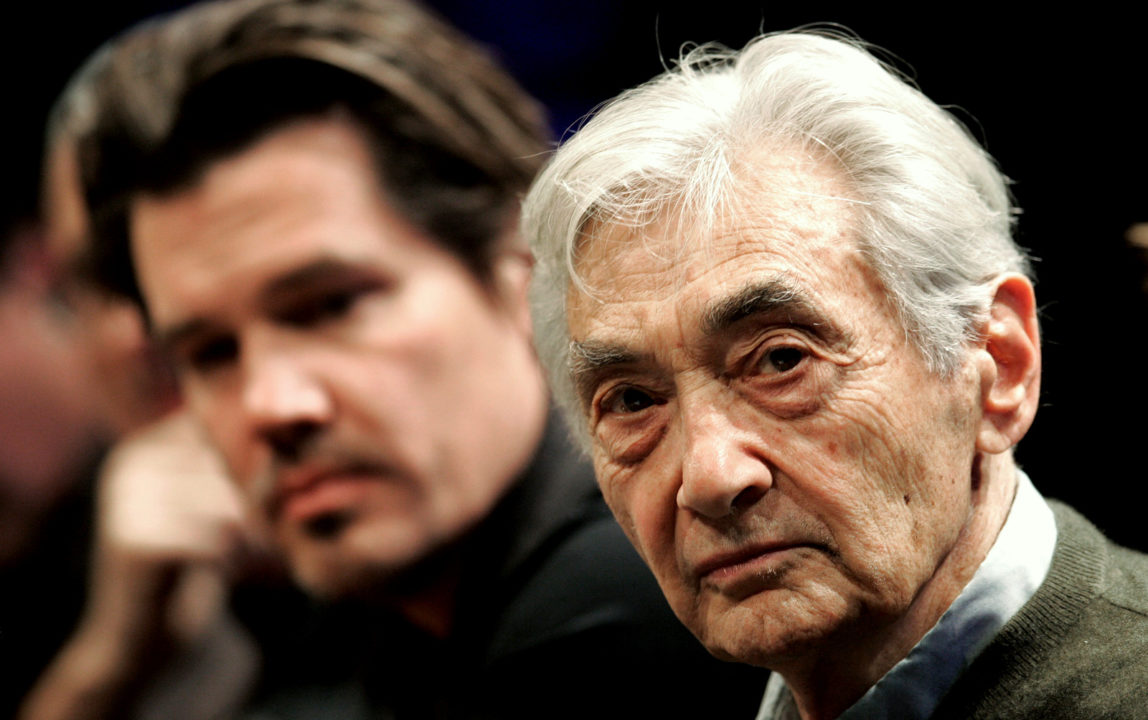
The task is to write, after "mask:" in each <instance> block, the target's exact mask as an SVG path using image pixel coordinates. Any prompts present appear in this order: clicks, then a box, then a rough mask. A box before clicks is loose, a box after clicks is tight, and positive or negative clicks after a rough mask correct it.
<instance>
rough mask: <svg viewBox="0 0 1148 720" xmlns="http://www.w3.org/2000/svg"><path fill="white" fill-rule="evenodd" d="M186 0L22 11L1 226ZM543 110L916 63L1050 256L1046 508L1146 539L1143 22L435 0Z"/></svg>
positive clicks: (1031, 465) (980, 9)
mask: <svg viewBox="0 0 1148 720" xmlns="http://www.w3.org/2000/svg"><path fill="white" fill-rule="evenodd" d="M180 4H182V3H178V2H166V3H165V2H156V1H155V0H152V1H151V2H148V1H145V0H135V1H134V2H114V1H109V2H106V3H94V2H92V3H89V2H84V3H78V2H77V3H59V2H57V3H52V2H39V3H36V4H30V3H27V4H26V3H15V2H14V3H12V4H11V5H10V6H9V8H8V9H9V14H8V22H6V23H5V25H6V29H7V32H6V33H5V36H6V37H5V39H4V41H3V42H0V45H3V49H2V52H3V62H2V64H0V69H2V73H3V74H2V77H3V83H4V89H5V100H4V110H3V114H2V115H0V117H3V122H4V134H3V142H4V173H5V176H4V177H5V180H6V182H5V203H4V205H5V208H4V210H5V219H6V220H7V218H8V217H9V216H11V215H13V214H19V213H22V212H27V211H30V210H29V209H30V208H32V207H34V198H35V192H36V186H37V184H38V169H37V161H38V157H39V150H40V145H41V142H42V140H41V135H40V132H41V124H42V121H43V114H44V112H45V111H46V108H47V106H48V104H49V103H50V102H51V99H52V98H53V97H54V96H55V94H56V93H57V92H58V91H59V90H60V88H61V87H62V85H63V83H64V81H65V79H66V78H67V76H68V75H69V74H70V72H71V71H72V70H73V69H74V68H75V67H76V66H77V65H78V64H79V63H80V62H81V61H82V59H83V58H84V57H86V56H87V54H88V53H90V52H91V51H92V50H93V49H94V48H95V47H96V45H98V44H99V43H100V42H101V41H102V40H104V39H106V38H107V37H109V36H110V35H112V34H113V33H114V32H116V31H117V30H119V29H121V28H122V27H124V26H126V25H128V24H129V23H131V22H133V21H135V20H137V19H139V18H142V17H145V16H147V15H149V14H153V13H156V12H161V11H163V10H166V9H171V8H174V7H177V6H179V5H180ZM431 4H432V5H434V6H436V7H438V8H439V9H440V10H441V11H442V12H443V13H444V14H446V15H447V16H448V17H450V18H451V19H453V20H454V21H455V23H456V24H458V25H460V26H461V27H463V29H465V30H467V31H468V32H470V33H471V34H472V35H474V36H475V37H477V38H479V39H480V40H482V41H483V42H484V43H486V44H488V45H490V46H491V47H492V48H494V49H495V51H496V52H497V53H498V54H499V55H500V56H501V57H502V59H503V60H504V62H506V64H507V65H508V66H509V67H510V68H511V70H512V71H513V72H514V73H515V74H516V75H517V76H518V77H519V79H520V80H521V81H522V82H523V83H524V84H525V85H526V86H527V87H528V89H530V90H531V91H532V92H533V93H534V94H535V95H536V96H538V97H539V98H541V99H542V100H543V101H544V102H545V103H546V105H547V106H548V107H549V108H550V111H551V116H552V123H553V126H554V128H555V133H556V135H561V134H562V132H563V131H564V130H565V129H566V128H568V127H570V126H571V125H572V124H573V123H575V122H576V120H577V119H578V118H579V117H580V116H581V115H583V114H584V113H585V112H587V111H589V110H590V109H591V108H592V107H593V106H594V105H596V104H597V103H599V102H601V101H602V100H604V99H606V98H608V97H610V96H612V95H614V94H615V93H617V92H618V91H620V90H621V89H623V88H626V87H629V86H631V85H634V84H636V83H638V82H641V81H643V80H646V79H648V78H650V77H651V76H653V75H654V74H656V73H657V72H659V71H660V70H661V68H662V65H663V62H664V61H668V60H672V59H673V58H675V57H676V56H677V54H678V50H679V48H680V46H681V45H682V43H684V42H688V41H692V42H706V41H711V40H716V41H720V42H723V43H725V44H727V45H730V46H732V47H739V46H741V45H742V44H744V42H745V41H746V40H748V39H749V38H750V37H752V36H753V35H754V34H756V33H757V32H758V31H759V30H760V29H764V30H779V29H787V28H792V27H796V26H799V25H803V24H807V23H812V22H835V23H840V24H842V25H845V26H847V27H849V28H851V29H852V30H854V31H855V32H857V33H858V34H859V35H860V36H861V37H862V38H864V39H865V40H867V41H869V42H872V43H874V44H876V45H879V46H881V47H883V48H885V49H886V50H888V51H889V52H891V53H893V54H894V55H896V56H897V57H899V58H901V59H902V60H903V65H904V67H906V68H907V69H909V70H910V71H911V72H912V73H913V74H914V75H915V76H916V78H917V80H918V83H919V85H920V86H921V88H922V89H923V90H924V91H925V93H926V94H927V95H929V96H930V97H932V98H933V99H934V100H935V101H937V102H938V103H940V104H942V105H946V106H953V107H955V108H957V113H958V115H959V116H960V117H961V118H962V119H963V120H964V121H965V122H966V124H968V125H969V126H970V127H971V128H972V129H973V132H974V133H975V134H976V135H977V136H978V137H980V138H981V139H982V141H983V142H984V143H985V144H986V145H987V147H988V149H989V151H990V152H991V153H992V154H993V155H994V156H995V157H996V158H997V160H998V161H999V163H1000V165H1001V167H1002V168H1003V170H1004V172H1005V173H1006V174H1007V175H1008V176H1009V177H1011V178H1012V179H1013V180H1014V181H1015V185H1014V186H1013V191H1014V193H1015V196H1016V198H1017V201H1018V203H1019V205H1020V206H1021V208H1022V209H1023V215H1022V216H1021V219H1020V224H1019V230H1018V240H1019V242H1020V243H1021V245H1023V246H1024V247H1026V248H1028V249H1029V250H1030V251H1031V253H1032V254H1033V256H1034V257H1035V258H1036V259H1037V262H1036V264H1035V267H1036V273H1037V277H1038V284H1037V295H1038V298H1039V300H1040V303H1041V307H1042V326H1043V333H1044V350H1045V376H1044V392H1043V400H1042V407H1041V410H1040V412H1039V413H1038V416H1037V420H1036V424H1035V426H1034V427H1033V430H1032V432H1031V433H1030V435H1029V436H1028V437H1027V438H1026V439H1025V441H1024V443H1022V445H1021V447H1020V449H1019V450H1018V453H1017V455H1018V458H1019V460H1020V462H1021V464H1022V466H1023V467H1024V468H1025V469H1027V470H1028V471H1029V474H1030V475H1031V476H1032V477H1033V479H1034V481H1035V482H1036V484H1037V486H1038V487H1039V488H1041V489H1042V491H1044V492H1045V493H1046V494H1047V495H1049V496H1053V497H1061V498H1064V499H1067V500H1069V501H1070V502H1071V503H1072V504H1074V505H1076V506H1077V507H1078V508H1079V509H1081V510H1083V511H1084V512H1085V514H1087V515H1089V516H1090V517H1092V518H1093V519H1094V520H1095V521H1097V522H1098V523H1099V524H1100V525H1101V526H1102V528H1104V529H1105V530H1107V531H1108V532H1109V534H1110V535H1111V536H1113V537H1115V538H1117V539H1119V540H1120V541H1122V542H1124V543H1125V544H1129V545H1133V546H1136V547H1140V548H1143V549H1148V531H1145V530H1143V529H1142V528H1141V525H1142V524H1143V523H1142V520H1141V515H1142V510H1141V505H1142V503H1141V502H1140V500H1139V498H1140V492H1139V486H1140V485H1141V483H1143V482H1144V478H1145V476H1146V474H1145V473H1144V472H1143V471H1142V469H1141V462H1142V460H1141V453H1140V449H1141V447H1142V446H1144V445H1145V439H1144V438H1143V437H1142V433H1143V428H1144V422H1143V421H1142V420H1141V416H1140V412H1141V410H1142V408H1145V407H1146V405H1145V403H1146V400H1148V378H1146V377H1145V373H1144V371H1143V368H1142V358H1143V351H1142V349H1143V347H1144V344H1145V343H1144V341H1143V340H1142V337H1143V334H1144V331H1145V329H1148V312H1146V311H1148V306H1146V303H1145V299H1144V294H1143V292H1142V290H1141V285H1142V284H1143V281H1144V269H1145V263H1144V261H1143V258H1142V257H1141V255H1140V254H1139V252H1137V251H1134V250H1132V249H1131V248H1129V247H1128V245H1127V244H1126V242H1125V239H1124V233H1125V231H1126V230H1127V228H1128V227H1129V226H1130V225H1131V224H1133V223H1135V222H1148V208H1146V203H1148V150H1146V147H1145V142H1144V138H1143V136H1142V133H1144V132H1145V130H1146V129H1148V122H1146V118H1148V115H1146V113H1145V111H1144V108H1143V105H1144V102H1143V100H1144V96H1145V94H1146V93H1145V86H1146V82H1145V74H1146V73H1145V69H1146V66H1148V49H1146V47H1145V43H1144V40H1143V32H1142V28H1141V27H1139V25H1138V22H1137V20H1136V19H1135V18H1134V17H1133V14H1132V10H1130V9H1128V10H1125V11H1123V12H1122V13H1121V12H1116V11H1114V10H1112V9H1108V8H1105V7H1102V6H1100V5H1089V6H1087V7H1081V6H1074V9H1073V11H1072V12H1071V13H1069V12H1061V13H1052V12H1047V11H1046V12H1030V13H1021V12H1019V11H1009V10H1007V9H1005V8H1004V7H1003V5H1004V4H1003V3H1000V4H998V5H990V4H983V5H980V6H976V5H970V4H967V3H966V4H959V5H957V4H953V5H941V4H937V5H934V6H933V8H939V9H929V10H925V9H923V6H918V8H917V9H915V10H912V11H909V12H905V11H892V10H889V9H881V8H872V7H870V8H862V7H857V6H859V5H861V4H859V3H854V4H851V5H848V6H846V5H842V6H840V7H838V6H835V5H834V4H831V3H817V2H807V3H804V4H802V5H801V8H800V9H790V8H788V7H786V8H782V7H779V5H778V4H777V3H760V4H758V3H747V2H724V1H722V0H710V1H708V2H700V3H695V4H694V5H693V6H692V7H690V8H686V7H685V6H679V5H676V4H670V3H658V2H652V1H648V2H621V1H616V2H609V1H608V0H583V1H582V2H579V3H577V4H575V3H566V2H559V1H558V0H534V1H532V2H528V1H525V0H513V1H512V0H504V1H501V2H498V1H495V0H487V1H482V0H437V1H436V2H432V3H431Z"/></svg>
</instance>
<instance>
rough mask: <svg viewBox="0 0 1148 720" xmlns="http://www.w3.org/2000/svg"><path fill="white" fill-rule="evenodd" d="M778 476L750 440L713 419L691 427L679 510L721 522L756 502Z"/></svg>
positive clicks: (683, 468)
mask: <svg viewBox="0 0 1148 720" xmlns="http://www.w3.org/2000/svg"><path fill="white" fill-rule="evenodd" d="M772 485H773V474H772V472H771V470H770V468H769V466H768V465H767V464H766V462H765V460H764V459H763V458H762V457H761V456H760V455H759V454H758V453H757V452H755V451H754V446H753V444H752V441H751V439H750V438H748V437H746V436H744V435H743V434H742V433H741V432H740V431H739V430H737V429H736V428H735V427H733V426H732V425H730V424H729V423H728V422H725V421H724V419H722V418H720V416H713V415H711V416H710V417H708V418H706V419H704V420H702V421H699V422H694V423H693V424H692V425H691V427H689V428H688V429H687V437H686V452H685V456H684V458H683V459H682V478H681V485H680V486H679V487H678V495H677V502H678V506H679V507H681V508H685V509H688V510H691V511H692V512H694V513H696V514H698V515H701V516H703V517H707V518H710V519H715V520H716V519H719V518H722V517H725V516H727V515H730V514H732V513H735V512H737V511H738V510H741V509H744V508H747V507H749V506H751V505H753V504H754V503H756V502H757V501H758V500H759V499H760V498H761V497H762V495H764V494H765V493H766V491H767V490H769V488H770V487H772Z"/></svg>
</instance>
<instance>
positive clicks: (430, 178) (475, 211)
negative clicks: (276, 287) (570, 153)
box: [77, 0, 549, 299]
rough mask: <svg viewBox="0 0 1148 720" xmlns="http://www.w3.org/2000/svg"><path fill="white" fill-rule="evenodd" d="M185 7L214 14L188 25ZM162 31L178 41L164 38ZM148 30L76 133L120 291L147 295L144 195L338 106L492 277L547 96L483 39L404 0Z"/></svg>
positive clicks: (458, 249) (103, 272)
mask: <svg viewBox="0 0 1148 720" xmlns="http://www.w3.org/2000/svg"><path fill="white" fill-rule="evenodd" d="M189 13H195V14H197V15H199V16H200V17H202V18H206V19H208V20H210V17H211V16H212V15H213V14H215V15H216V18H215V21H214V22H197V23H191V22H186V21H181V17H183V16H186V15H187V14H189ZM220 18H222V19H220ZM197 27H204V28H210V31H209V32H208V31H205V32H202V35H201V36H200V37H198V38H197V37H196V33H197ZM165 28H166V29H167V30H166V31H167V32H169V33H173V34H174V35H175V37H174V39H175V40H176V41H177V42H174V43H171V44H169V43H167V42H163V41H161V38H162V35H163V33H164V32H165ZM173 29H175V30H178V33H174V32H173ZM150 32H151V33H153V34H152V37H151V38H150V40H148V41H145V42H140V41H139V39H138V38H137V40H136V42H135V43H134V50H132V49H131V48H130V47H129V46H128V45H126V44H125V47H124V49H123V50H121V49H119V48H116V49H113V50H112V52H113V55H114V54H117V53H119V54H121V55H125V56H124V57H120V58H118V60H119V62H116V61H115V60H116V59H113V61H112V62H109V63H108V64H107V65H106V69H105V71H104V72H102V73H100V74H99V75H98V76H97V77H96V78H94V79H93V80H92V82H93V83H94V85H93V87H94V88H95V92H94V94H95V96H96V101H97V104H98V106H99V110H98V112H97V117H96V120H95V122H94V123H93V126H92V129H91V130H90V131H89V132H87V133H85V134H82V135H81V137H79V138H78V141H77V142H78V149H79V154H80V164H81V167H82V174H83V176H84V186H85V194H86V196H87V197H86V199H87V202H88V205H89V207H90V209H91V211H92V220H93V246H92V251H93V265H94V268H93V269H94V271H95V273H96V275H97V278H98V279H99V281H100V282H101V283H103V284H104V285H106V286H107V287H108V288H109V289H111V290H113V291H116V292H119V293H122V294H126V295H128V296H130V297H134V298H136V299H139V291H138V286H137V285H136V281H135V277H134V271H133V269H132V266H131V253H130V245H129V238H128V234H127V230H128V226H127V216H128V215H127V211H128V207H129V205H130V202H131V199H132V198H133V197H134V196H136V195H138V194H140V193H153V194H164V193H169V192H173V191H177V190H179V189H182V188H184V187H187V186H188V185H190V184H192V183H194V182H195V181H196V180H197V179H198V178H199V177H200V176H201V175H202V173H203V172H204V171H205V170H206V168H207V167H208V166H209V165H210V164H211V163H212V162H214V161H216V160H219V159H221V158H224V157H227V156H228V155H231V154H234V153H236V152H238V151H240V150H242V149H243V148H244V147H246V146H248V145H250V144H251V143H253V142H254V141H256V140H257V139H259V138H260V137H261V136H263V135H265V134H266V133H268V132H269V131H271V130H274V129H276V128H278V127H280V126H282V125H284V124H287V123H289V122H291V121H292V120H296V119H299V118H304V117H311V116H318V115H323V114H326V113H332V112H339V113H344V114H347V115H349V116H350V117H352V118H353V119H354V120H355V121H357V125H358V126H359V128H360V129H361V130H362V132H363V133H364V137H365V138H366V139H367V141H368V142H369V144H370V145H371V147H372V149H373V152H374V156H375V159H376V162H377V166H378V169H379V174H380V178H381V180H382V184H383V187H384V188H385V190H386V193H387V196H388V199H389V200H390V201H392V202H393V203H394V204H395V205H396V207H397V208H399V209H400V211H402V212H404V214H406V215H407V217H408V219H410V220H411V221H412V222H414V223H416V224H417V225H419V226H420V227H422V228H423V229H424V230H426V231H427V232H428V233H430V235H431V236H433V237H434V238H435V239H436V240H437V241H438V242H440V243H441V244H442V245H443V246H444V247H446V248H447V249H449V250H451V251H452V252H454V253H455V254H456V255H457V256H458V257H460V258H461V259H462V260H463V261H464V262H465V263H466V264H467V266H468V267H470V268H471V270H472V271H473V272H474V273H475V274H476V275H477V276H478V277H479V278H481V279H483V280H485V279H487V278H488V271H489V267H490V260H491V249H492V246H493V244H494V243H495V241H496V240H497V239H498V238H499V236H500V235H502V233H503V231H504V230H505V228H506V227H507V223H508V222H509V221H510V220H511V219H512V218H513V213H514V212H516V210H517V206H518V201H519V196H520V195H521V194H522V193H524V192H525V190H526V188H527V187H528V186H529V184H530V181H531V180H532V179H533V177H534V175H535V173H536V172H537V171H538V169H539V167H540V166H541V164H542V163H543V161H544V159H545V154H546V151H547V150H548V147H549V145H548V140H547V134H546V131H545V129H544V128H545V125H544V123H543V121H542V113H541V111H540V109H539V107H538V105H537V103H535V101H533V100H532V99H531V98H530V97H529V96H527V95H526V94H525V92H523V91H522V90H521V89H520V88H519V87H518V85H517V84H516V83H515V82H514V81H513V80H512V79H511V78H510V77H509V75H507V74H506V73H505V72H504V71H503V70H502V69H501V68H500V67H499V66H498V65H497V64H496V63H495V62H494V60H493V59H492V58H490V57H489V56H488V55H487V54H486V53H485V52H484V51H483V50H482V49H480V48H478V47H477V46H476V45H475V44H474V43H472V42H471V41H469V40H467V39H466V38H464V37H463V36H462V35H461V34H460V33H458V32H457V31H455V30H454V29H452V28H450V27H449V26H448V25H446V24H445V23H444V22H442V21H441V20H439V19H437V18H436V17H434V16H433V15H431V14H430V13H429V12H427V11H426V10H424V9H422V8H420V7H418V6H416V5H414V4H412V3H410V2H406V1H405V0H234V1H233V2H216V3H210V4H206V5H200V6H195V7H192V8H191V9H190V10H187V11H184V13H180V14H177V15H175V16H172V18H170V19H169V20H167V21H166V24H165V23H161V24H160V25H158V26H157V27H155V28H152V29H151V30H150ZM141 47H142V48H144V50H143V51H141V49H140V48H141ZM169 48H171V49H170V50H169ZM129 51H130V52H132V53H133V56H132V57H126V53H128V52H129ZM141 68H143V71H142V72H141ZM129 75H130V77H129ZM149 81H153V82H155V83H156V84H157V87H152V88H146V87H143V88H141V87H140V86H139V83H140V82H143V83H147V82H149ZM141 98H147V99H148V100H149V102H140V99H141ZM157 101H158V102H159V103H160V105H161V107H158V108H157V107H156V102H157Z"/></svg>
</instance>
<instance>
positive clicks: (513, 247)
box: [490, 227, 534, 339]
mask: <svg viewBox="0 0 1148 720" xmlns="http://www.w3.org/2000/svg"><path fill="white" fill-rule="evenodd" d="M533 267H534V256H533V255H531V254H530V250H529V249H527V247H526V245H525V243H523V242H522V241H521V236H520V235H519V233H518V230H517V227H515V228H513V229H511V230H508V231H507V233H506V235H505V236H504V237H503V238H502V239H501V240H500V241H499V243H498V249H497V250H496V255H495V257H494V260H493V261H492V262H491V268H490V271H491V272H490V282H491V286H492V287H491V289H492V291H493V294H494V297H495V300H496V301H497V302H499V303H500V304H502V305H503V306H504V307H505V308H506V310H507V312H508V313H509V315H510V318H511V320H512V321H513V322H514V324H515V326H517V327H518V328H519V330H520V331H521V332H522V333H523V334H524V335H525V336H526V338H527V339H530V338H532V337H533V333H534V331H533V326H532V325H531V323H530V302H529V299H528V298H527V291H528V290H529V288H530V273H531V270H532V269H533Z"/></svg>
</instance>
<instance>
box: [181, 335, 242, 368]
mask: <svg viewBox="0 0 1148 720" xmlns="http://www.w3.org/2000/svg"><path fill="white" fill-rule="evenodd" d="M175 354H176V360H177V362H178V363H179V364H180V365H182V366H184V367H185V368H187V369H189V370H191V371H193V372H196V373H199V374H201V375H202V374H208V373H211V372H213V371H215V370H219V369H221V368H223V367H225V366H228V365H231V364H232V363H234V362H235V359H236V358H237V357H238V356H239V342H238V341H237V340H236V339H235V338H233V337H218V338H212V339H208V340H204V341H203V342H200V343H197V344H194V345H191V346H189V347H187V348H186V349H184V350H182V351H177V352H176V353H175Z"/></svg>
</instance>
